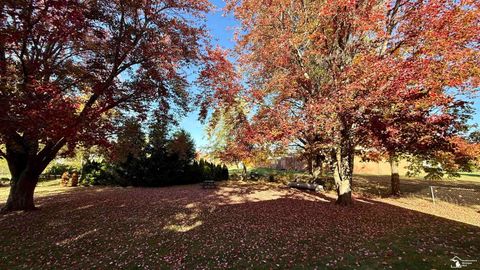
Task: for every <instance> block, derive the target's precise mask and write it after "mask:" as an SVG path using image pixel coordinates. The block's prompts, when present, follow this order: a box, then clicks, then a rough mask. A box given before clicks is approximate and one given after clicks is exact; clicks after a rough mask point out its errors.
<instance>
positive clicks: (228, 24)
mask: <svg viewBox="0 0 480 270" xmlns="http://www.w3.org/2000/svg"><path fill="white" fill-rule="evenodd" d="M211 2H212V3H213V4H214V5H215V6H216V11H215V12H212V13H210V14H209V15H208V17H207V27H208V28H209V30H210V33H211V35H212V37H213V41H212V42H213V43H214V44H218V45H220V46H221V47H222V48H227V49H232V48H233V47H234V46H235V42H234V40H233V35H234V27H235V26H237V25H238V22H237V21H236V20H235V18H233V15H232V14H228V15H226V16H224V14H223V11H222V8H223V7H224V6H225V3H224V2H223V1H222V0H213V1H211ZM472 101H473V102H474V108H475V115H474V116H473V119H472V121H471V122H472V124H479V125H480V115H479V112H480V98H478V97H477V98H475V99H473V100H472ZM180 128H182V129H185V130H186V131H188V132H189V133H190V134H191V135H192V137H193V139H194V141H195V145H196V146H197V148H198V149H199V150H201V149H204V148H205V147H207V146H208V138H207V135H206V132H205V126H204V125H203V124H202V123H200V122H199V121H198V111H194V112H191V113H189V114H188V115H187V116H186V117H184V118H183V119H180Z"/></svg>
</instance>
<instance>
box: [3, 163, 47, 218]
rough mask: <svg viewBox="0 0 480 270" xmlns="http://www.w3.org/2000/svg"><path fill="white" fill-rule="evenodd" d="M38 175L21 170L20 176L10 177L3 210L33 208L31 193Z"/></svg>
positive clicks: (27, 209) (26, 209)
mask: <svg viewBox="0 0 480 270" xmlns="http://www.w3.org/2000/svg"><path fill="white" fill-rule="evenodd" d="M38 177H39V175H38V174H34V173H29V172H23V173H22V175H21V176H20V177H12V181H11V186H10V194H9V195H8V199H7V203H6V205H5V207H4V209H3V211H19V210H25V211H29V210H34V209H35V204H34V201H33V193H34V191H35V187H36V186H37V182H38Z"/></svg>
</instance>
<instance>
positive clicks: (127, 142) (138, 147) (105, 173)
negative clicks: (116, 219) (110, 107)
mask: <svg viewBox="0 0 480 270" xmlns="http://www.w3.org/2000/svg"><path fill="white" fill-rule="evenodd" d="M168 133H169V130H168V125H167V124H166V122H165V121H157V122H156V123H155V124H153V125H151V126H150V131H149V136H148V140H147V139H146V135H145V133H144V132H143V131H142V126H141V124H140V123H138V122H137V121H135V120H134V119H127V120H126V121H125V123H124V124H123V126H122V127H121V128H120V129H119V132H118V134H117V140H116V142H115V143H114V145H113V147H112V148H111V149H112V151H111V152H110V153H108V155H106V158H104V159H102V160H91V159H88V160H87V161H86V162H85V164H84V166H83V168H82V177H81V183H82V184H87V185H119V186H145V187H158V186H169V185H182V184H194V183H199V182H202V181H204V180H206V179H212V180H215V181H221V180H228V169H227V167H226V166H225V165H223V166H222V165H216V164H214V163H211V162H208V161H205V160H203V159H201V160H200V161H197V160H195V155H196V154H195V153H196V151H195V145H194V143H193V140H192V138H191V136H190V135H189V134H188V133H187V132H186V131H184V130H180V131H177V132H175V133H173V135H171V136H169V135H168Z"/></svg>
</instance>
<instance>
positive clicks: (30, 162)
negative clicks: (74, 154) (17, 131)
mask: <svg viewBox="0 0 480 270" xmlns="http://www.w3.org/2000/svg"><path fill="white" fill-rule="evenodd" d="M12 138H14V139H11V140H9V141H7V143H6V150H7V152H6V160H7V163H8V168H9V170H10V174H11V175H12V179H11V181H10V194H9V196H8V199H7V202H6V204H5V206H4V208H3V209H2V211H3V212H6V211H20V210H26V211H28V210H34V209H35V203H34V201H33V194H34V192H35V187H36V186H37V183H38V179H39V177H40V174H41V173H42V172H43V170H44V169H45V167H46V166H47V165H48V164H49V163H50V161H52V160H53V158H55V156H56V154H57V153H58V151H59V149H60V148H61V146H62V145H64V142H63V141H60V143H59V144H57V145H55V147H50V148H44V149H43V150H41V151H40V152H39V148H38V140H35V139H29V137H27V136H25V135H24V136H23V137H21V136H19V135H16V136H12Z"/></svg>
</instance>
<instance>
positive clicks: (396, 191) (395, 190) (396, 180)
mask: <svg viewBox="0 0 480 270" xmlns="http://www.w3.org/2000/svg"><path fill="white" fill-rule="evenodd" d="M390 168H391V184H392V190H391V195H392V196H400V175H399V173H398V159H397V158H396V157H391V158H390Z"/></svg>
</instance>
